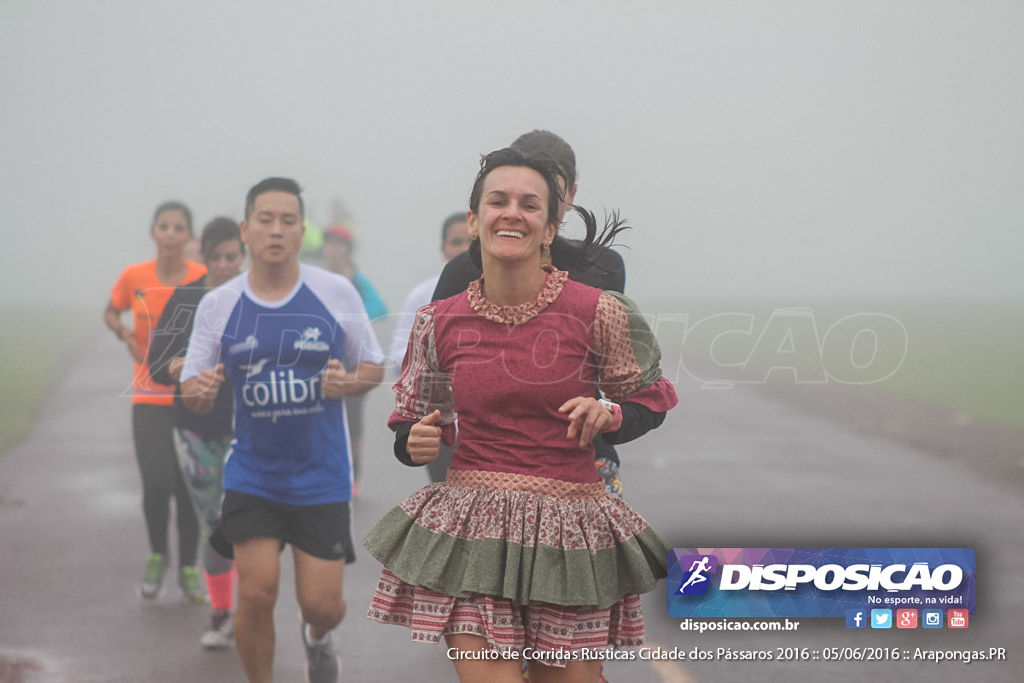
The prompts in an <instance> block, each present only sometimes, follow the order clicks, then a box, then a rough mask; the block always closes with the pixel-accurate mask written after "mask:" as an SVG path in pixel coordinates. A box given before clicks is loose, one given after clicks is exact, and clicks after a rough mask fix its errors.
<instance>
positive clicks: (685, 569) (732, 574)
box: [668, 548, 976, 617]
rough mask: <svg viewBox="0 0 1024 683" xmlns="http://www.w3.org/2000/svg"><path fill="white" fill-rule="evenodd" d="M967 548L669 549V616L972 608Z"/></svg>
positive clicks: (971, 570) (972, 579) (971, 556)
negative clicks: (900, 608) (903, 608)
mask: <svg viewBox="0 0 1024 683" xmlns="http://www.w3.org/2000/svg"><path fill="white" fill-rule="evenodd" d="M975 572H976V569H975V556H974V550H972V549H971V548H674V549H673V550H672V551H671V552H669V554H668V613H669V615H671V616H673V617H845V616H846V613H847V610H849V609H868V610H870V609H875V608H887V609H893V608H899V607H909V608H917V609H927V608H936V609H949V608H959V609H966V610H968V613H970V614H974V609H975V603H976V600H975V582H976V576H975Z"/></svg>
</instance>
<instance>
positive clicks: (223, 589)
mask: <svg viewBox="0 0 1024 683" xmlns="http://www.w3.org/2000/svg"><path fill="white" fill-rule="evenodd" d="M203 573H204V574H205V575H206V590H207V592H209V594H210V606H211V607H213V609H215V610H226V611H228V612H230V611H231V609H232V608H233V607H234V606H235V564H234V563H233V562H232V563H231V569H229V570H227V571H226V572H223V573H222V574H211V573H209V572H207V571H204V572H203Z"/></svg>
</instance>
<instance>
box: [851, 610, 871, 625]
mask: <svg viewBox="0 0 1024 683" xmlns="http://www.w3.org/2000/svg"><path fill="white" fill-rule="evenodd" d="M867 627H868V619H867V616H866V615H865V612H864V610H862V609H848V610H846V628H867Z"/></svg>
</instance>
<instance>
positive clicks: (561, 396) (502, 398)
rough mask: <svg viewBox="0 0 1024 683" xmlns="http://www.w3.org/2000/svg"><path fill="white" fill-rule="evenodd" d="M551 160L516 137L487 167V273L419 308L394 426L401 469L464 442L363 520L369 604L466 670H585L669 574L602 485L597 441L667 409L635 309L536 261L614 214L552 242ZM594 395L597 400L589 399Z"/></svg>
mask: <svg viewBox="0 0 1024 683" xmlns="http://www.w3.org/2000/svg"><path fill="white" fill-rule="evenodd" d="M560 181H562V185H561V186H564V178H562V175H561V171H560V170H559V168H558V166H557V164H555V163H554V162H553V161H551V160H550V159H549V158H548V157H545V156H534V155H529V154H526V153H523V152H521V151H518V150H515V149H512V148H509V149H504V150H499V151H497V152H492V153H491V154H488V155H486V156H485V157H484V158H483V159H482V161H481V167H480V172H479V174H478V176H477V180H476V183H475V184H474V187H473V191H472V193H471V195H470V207H471V210H470V212H469V215H468V223H469V231H470V237H471V238H472V239H473V240H474V244H473V246H472V247H471V253H472V254H474V258H479V259H480V261H481V264H480V265H481V266H482V269H483V277H482V278H481V279H480V280H477V281H476V282H474V283H472V284H471V285H470V287H469V289H468V290H467V291H466V292H464V293H462V294H460V295H457V296H454V297H452V298H450V299H445V300H443V301H436V302H433V303H431V304H429V305H427V306H424V307H423V308H421V309H420V310H419V312H418V313H417V319H416V322H415V324H414V327H413V332H412V336H411V338H410V342H409V349H408V352H407V354H406V358H405V362H404V363H403V369H402V377H401V379H400V380H399V381H398V382H397V383H396V384H395V393H396V408H395V412H394V413H393V414H392V416H391V419H390V420H389V425H390V426H391V428H392V429H394V430H395V432H396V441H395V454H396V456H397V457H398V459H399V460H401V461H402V462H404V463H406V464H408V465H423V464H426V463H427V462H430V461H431V460H433V459H434V458H436V457H437V453H438V450H439V447H440V444H441V443H442V441H443V442H444V443H447V444H451V443H453V442H454V440H455V420H456V415H457V416H458V446H457V447H456V450H455V453H454V455H453V457H452V463H451V467H450V469H449V473H448V479H447V481H446V482H442V483H437V484H431V485H429V486H427V487H425V488H423V489H421V490H420V491H418V492H417V493H415V494H413V495H412V496H411V497H409V498H408V499H406V500H405V501H403V502H402V503H401V504H399V505H398V506H396V507H395V508H394V509H393V510H392V511H391V512H389V513H388V514H387V515H386V516H385V517H384V519H382V520H381V521H380V522H378V524H377V525H376V526H375V527H374V528H373V529H372V530H371V531H370V533H369V534H368V535H367V537H366V540H365V541H364V543H365V545H366V547H367V549H368V550H369V551H370V552H371V554H373V555H374V556H375V557H376V558H377V559H378V560H380V561H381V562H382V563H383V564H384V569H383V571H382V572H381V577H380V581H379V583H378V588H377V591H376V592H375V594H374V597H373V601H372V603H371V606H370V611H369V616H370V618H372V619H375V620H377V621H379V622H382V623H393V624H403V625H406V626H408V627H409V628H410V629H411V630H412V636H413V640H416V641H422V642H434V643H436V642H438V641H439V640H440V638H441V637H442V636H443V637H444V638H445V641H446V642H447V645H448V648H449V650H448V652H449V656H451V657H452V659H453V661H454V663H455V669H456V672H457V673H458V676H459V678H460V680H462V681H464V682H465V681H509V682H511V681H519V680H521V675H522V674H521V669H520V658H523V659H526V660H527V661H528V665H529V668H530V677H531V680H533V681H542V682H543V681H548V680H552V681H570V680H571V681H594V680H597V677H598V676H599V673H600V659H599V658H587V657H585V656H584V651H585V650H589V651H590V652H589V655H590V656H591V657H593V655H594V653H595V652H596V651H597V650H604V649H605V648H608V647H622V646H635V645H640V644H642V643H643V637H644V635H643V616H642V614H641V609H640V597H639V594H641V593H644V592H647V591H650V590H652V589H653V588H654V587H655V586H656V584H657V582H658V580H659V579H661V578H663V577H664V576H665V571H666V564H667V553H668V551H669V550H670V548H669V546H668V545H667V544H666V543H665V542H664V541H663V540H662V539H661V537H660V536H658V535H657V533H655V532H654V530H653V529H651V528H650V526H648V524H647V522H646V521H645V520H644V519H643V518H642V517H640V516H639V515H638V514H637V513H636V512H634V511H633V510H632V509H631V508H630V507H629V505H627V504H626V503H625V502H624V501H622V500H621V499H619V498H616V497H615V496H612V495H610V494H608V493H607V492H606V490H605V487H604V483H603V481H602V479H601V477H600V476H599V475H598V473H597V471H596V470H595V469H594V465H593V459H594V457H593V447H592V446H591V441H592V440H593V438H594V437H595V436H596V435H597V434H599V433H603V434H605V435H606V436H609V437H610V438H611V440H612V441H613V442H614V443H623V442H626V441H629V440H632V439H635V438H637V437H638V436H640V435H642V434H643V433H645V432H646V431H648V430H649V429H652V428H654V427H657V426H659V425H660V424H661V422H662V421H663V419H664V416H665V413H666V411H668V410H669V409H670V408H672V407H673V406H674V405H675V404H676V401H677V399H676V395H675V391H674V389H673V388H672V385H671V383H669V382H668V381H667V380H666V379H665V378H664V377H662V375H661V371H660V369H659V367H658V363H659V361H660V352H659V351H658V347H657V343H656V342H655V340H654V336H653V334H652V333H651V331H650V329H649V328H648V327H647V326H646V324H645V323H644V321H643V317H642V316H641V315H640V314H639V312H638V311H637V310H636V309H635V307H634V306H633V304H632V303H631V302H629V300H628V299H626V298H625V297H623V296H622V295H620V294H615V293H611V292H602V291H601V290H598V289H595V288H592V287H588V286H586V285H582V284H579V283H577V282H573V281H571V280H569V279H568V277H567V276H566V273H565V272H564V271H559V270H554V269H552V268H550V267H547V268H545V267H542V265H541V264H542V263H544V262H547V260H548V259H547V258H546V253H547V252H548V251H549V250H550V249H551V246H552V243H554V242H555V241H556V240H558V241H559V243H558V244H557V245H556V248H558V249H574V250H576V252H577V253H576V256H577V257H578V258H579V259H583V260H588V259H596V258H598V257H599V256H600V252H601V250H602V249H603V248H605V247H606V246H607V245H608V244H610V242H611V241H612V239H613V238H614V236H615V234H616V233H617V232H618V231H619V230H620V229H622V228H621V225H619V224H617V223H615V224H612V225H610V226H608V227H606V229H605V230H604V232H603V233H602V234H601V235H600V236H599V237H598V236H596V232H597V231H596V226H595V224H594V219H593V216H592V215H591V214H589V213H588V212H586V211H583V210H579V212H580V214H581V215H582V216H583V217H584V220H585V222H587V228H588V231H587V232H588V234H587V238H586V239H585V240H584V241H583V242H581V243H577V244H573V243H569V242H568V240H564V239H563V238H561V237H560V236H559V235H558V227H559V225H558V220H557V218H556V216H557V215H558V204H559V202H560V201H561V192H560ZM595 388H600V390H601V392H602V393H603V395H604V397H605V398H604V399H600V400H599V399H596V398H595V394H596V392H595Z"/></svg>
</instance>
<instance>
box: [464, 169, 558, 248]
mask: <svg viewBox="0 0 1024 683" xmlns="http://www.w3.org/2000/svg"><path fill="white" fill-rule="evenodd" d="M468 222H469V234H470V236H471V237H474V238H479V239H480V251H481V255H482V257H483V258H484V261H485V263H486V261H487V260H488V259H497V260H499V261H507V262H525V261H529V262H533V261H536V262H537V263H538V265H539V264H540V258H541V253H540V252H541V245H542V244H544V245H550V244H551V241H552V240H553V239H554V238H555V234H556V232H557V230H558V227H557V224H556V223H555V222H554V219H553V217H552V218H549V216H548V184H547V182H546V181H545V180H544V177H543V176H542V175H541V174H540V173H538V172H537V171H535V170H533V169H532V168H528V167H525V166H499V167H498V168H496V169H494V170H493V171H491V172H490V173H489V174H488V175H487V177H486V178H484V181H483V188H482V192H481V195H480V201H479V202H478V204H477V206H476V207H474V210H473V211H471V212H470V214H469V221H468Z"/></svg>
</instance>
